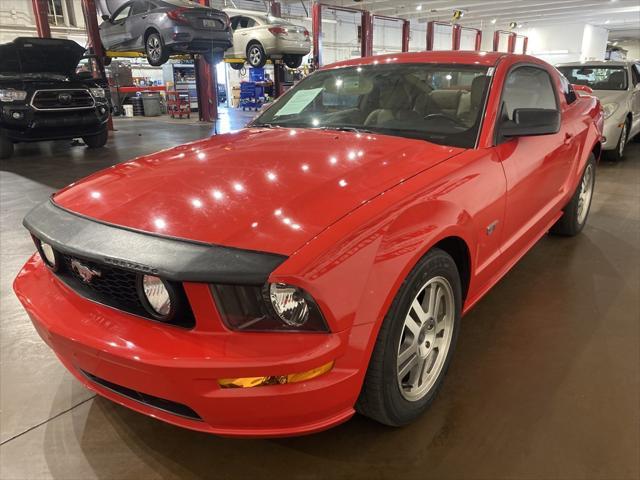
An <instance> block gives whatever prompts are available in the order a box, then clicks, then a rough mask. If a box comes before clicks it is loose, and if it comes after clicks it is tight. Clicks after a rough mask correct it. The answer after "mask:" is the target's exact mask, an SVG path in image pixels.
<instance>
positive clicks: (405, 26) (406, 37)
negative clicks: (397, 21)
mask: <svg viewBox="0 0 640 480" xmlns="http://www.w3.org/2000/svg"><path fill="white" fill-rule="evenodd" d="M410 39H411V22H410V21H409V20H405V21H404V22H402V51H403V52H408V51H409V41H410Z"/></svg>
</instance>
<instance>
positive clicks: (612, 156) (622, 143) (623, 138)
mask: <svg viewBox="0 0 640 480" xmlns="http://www.w3.org/2000/svg"><path fill="white" fill-rule="evenodd" d="M628 139H629V119H628V118H627V119H626V120H625V122H624V125H622V130H621V132H620V139H619V140H618V144H617V145H616V148H615V149H614V150H607V151H606V152H605V156H606V157H607V159H609V160H613V161H614V162H619V161H620V160H622V157H623V156H624V149H625V147H626V146H627V140H628Z"/></svg>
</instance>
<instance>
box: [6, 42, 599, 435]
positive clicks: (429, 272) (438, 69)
mask: <svg viewBox="0 0 640 480" xmlns="http://www.w3.org/2000/svg"><path fill="white" fill-rule="evenodd" d="M602 122H603V116H602V111H601V107H600V104H599V103H598V100H597V99H596V98H594V97H592V96H581V97H578V96H576V94H575V92H574V90H573V88H572V86H571V85H570V84H569V83H568V82H567V81H566V79H565V78H564V77H563V76H562V75H561V74H560V73H559V72H558V71H557V70H555V69H554V68H553V67H551V66H549V65H548V64H546V63H544V62H543V61H541V60H538V59H536V58H534V57H530V56H523V55H509V54H502V53H486V54H485V53H475V52H427V53H414V54H401V55H389V56H379V57H373V58H365V59H358V60H351V61H347V62H342V63H338V64H335V65H332V66H329V67H326V68H323V69H321V70H319V71H318V72H316V73H314V74H313V75H311V76H309V77H308V78H306V79H305V80H303V81H301V82H300V83H299V84H298V85H297V86H296V87H295V88H293V89H292V90H291V91H289V92H288V93H287V94H286V95H284V96H283V97H282V98H281V99H280V100H279V101H278V102H276V103H275V104H274V105H273V106H272V107H271V108H269V109H268V110H266V111H265V112H264V113H263V114H262V115H261V116H260V117H258V118H257V120H255V121H254V122H253V123H252V124H251V125H249V126H248V127H247V128H246V129H244V130H241V131H239V132H236V133H231V134H228V135H219V136H214V137H211V138H207V139H204V140H201V141H197V142H194V143H189V144H186V145H180V146H178V147H175V148H171V149H169V150H165V151H162V152H158V153H156V154H153V155H149V156H145V157H141V158H137V159H135V160H133V161H130V162H127V163H124V164H120V165H116V166H114V167H111V168H109V169H107V170H105V171H102V172H98V173H96V174H94V175H92V176H90V177H88V178H86V179H84V180H82V181H79V182H77V183H75V184H73V185H71V186H69V187H67V188H65V189H63V190H61V191H60V192H58V193H56V194H55V195H54V196H53V197H52V198H51V199H50V201H48V202H46V203H44V204H43V205H41V206H39V207H37V208H35V209H34V210H33V211H31V212H30V213H29V214H28V215H27V217H26V218H25V221H24V224H25V226H26V228H27V229H28V230H29V231H30V232H31V234H32V236H33V238H34V241H35V244H36V247H37V251H38V252H37V253H36V254H35V255H34V256H33V257H32V258H31V259H30V260H29V261H28V262H27V264H26V265H25V266H24V268H23V270H22V271H21V272H20V274H19V275H18V277H17V279H16V281H15V291H16V293H17V295H18V297H19V298H20V300H21V302H22V303H23V304H24V307H25V308H26V310H27V312H28V314H29V316H30V317H31V319H32V321H33V324H34V325H35V327H36V329H37V330H38V332H39V333H40V335H41V336H42V338H43V339H44V341H45V342H47V343H48V344H49V345H50V346H51V348H52V349H53V350H54V351H55V353H56V354H57V355H58V356H59V357H60V360H61V361H62V362H63V363H64V365H65V366H66V367H67V368H68V369H69V370H70V371H71V372H72V373H73V374H74V375H75V376H76V377H77V378H78V379H79V380H80V381H81V382H83V383H84V384H85V385H86V386H87V387H89V388H91V389H93V390H95V391H96V392H98V393H99V394H100V395H103V396H105V397H107V398H109V399H111V400H113V401H115V402H118V403H120V404H122V405H124V406H127V407H129V408H132V409H134V410H137V411H139V412H142V413H145V414H147V415H150V416H153V417H156V418H159V419H161V420H164V421H167V422H170V423H173V424H176V425H180V426H183V427H187V428H192V429H195V430H201V431H205V432H212V433H218V434H224V435H241V436H283V435H298V434H304V433H310V432H315V431H319V430H322V429H326V428H328V427H331V426H333V425H336V424H338V423H340V422H343V421H345V420H346V419H348V418H349V417H351V416H352V415H353V414H354V412H355V411H358V412H360V413H362V414H364V415H367V416H369V417H371V418H373V419H376V420H378V421H380V422H382V423H384V424H387V425H395V426H397V425H404V424H407V423H408V422H411V421H412V420H414V419H415V418H416V417H417V416H418V415H420V414H421V413H422V412H423V411H424V410H425V409H426V408H427V407H428V405H429V403H430V402H431V401H432V400H433V398H434V396H435V395H436V393H437V391H438V389H439V387H440V385H441V383H442V381H443V377H444V375H445V372H446V370H447V367H448V364H449V362H450V360H451V357H452V354H453V350H454V345H455V342H456V337H457V335H458V330H459V328H460V317H461V315H462V314H464V313H465V312H466V311H468V310H469V309H470V308H471V307H473V305H474V304H475V303H476V302H478V300H480V298H482V296H483V295H484V294H485V293H486V292H487V291H488V290H489V289H490V288H491V287H492V286H493V285H494V284H495V283H496V282H498V281H499V280H500V278H501V277H502V276H503V275H504V274H505V273H506V272H507V271H508V270H509V269H510V268H511V267H512V266H513V265H514V264H515V263H516V262H517V261H518V259H519V258H520V257H522V256H523V255H524V254H525V253H526V252H527V250H529V249H530V248H531V246H532V245H533V244H535V243H536V242H537V241H538V239H540V237H542V236H543V235H545V234H546V233H547V232H548V231H551V232H554V233H558V234H561V235H575V234H577V233H578V232H580V231H581V230H582V228H583V226H584V224H585V222H586V219H587V215H588V213H589V207H590V203H591V198H592V194H593V188H594V179H595V170H596V161H597V159H598V157H599V155H600V142H601V128H602Z"/></svg>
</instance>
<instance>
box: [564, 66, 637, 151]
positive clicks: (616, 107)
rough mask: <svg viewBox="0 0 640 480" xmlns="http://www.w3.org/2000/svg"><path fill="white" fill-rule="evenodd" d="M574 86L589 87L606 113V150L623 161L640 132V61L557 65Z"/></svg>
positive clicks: (603, 148) (604, 133)
mask: <svg viewBox="0 0 640 480" xmlns="http://www.w3.org/2000/svg"><path fill="white" fill-rule="evenodd" d="M556 68H557V69H558V70H560V71H561V72H562V74H563V75H564V76H565V77H566V78H567V80H568V81H569V82H570V83H572V84H574V85H586V86H587V87H589V88H591V89H592V90H593V94H594V95H595V96H597V97H598V98H599V99H600V102H601V103H602V108H603V110H604V117H605V121H604V131H603V136H604V139H603V142H602V150H603V153H604V154H605V155H606V156H607V157H608V158H610V159H612V160H621V159H622V157H623V155H624V148H625V146H626V145H627V143H628V142H629V140H631V139H632V138H633V137H634V136H635V135H637V134H638V133H639V132H640V62H630V61H620V62H619V61H598V62H596V61H588V62H575V63H562V64H560V65H556Z"/></svg>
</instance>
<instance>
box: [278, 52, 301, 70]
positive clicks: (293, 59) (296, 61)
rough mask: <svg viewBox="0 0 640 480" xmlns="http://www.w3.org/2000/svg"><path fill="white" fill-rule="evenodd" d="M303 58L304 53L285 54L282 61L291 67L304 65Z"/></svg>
mask: <svg viewBox="0 0 640 480" xmlns="http://www.w3.org/2000/svg"><path fill="white" fill-rule="evenodd" d="M302 58H303V57H302V55H285V56H284V57H283V58H282V61H283V62H284V64H285V65H286V66H287V67H289V68H298V67H299V66H300V65H302Z"/></svg>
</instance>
